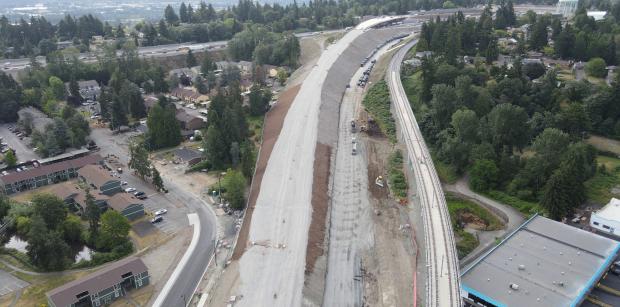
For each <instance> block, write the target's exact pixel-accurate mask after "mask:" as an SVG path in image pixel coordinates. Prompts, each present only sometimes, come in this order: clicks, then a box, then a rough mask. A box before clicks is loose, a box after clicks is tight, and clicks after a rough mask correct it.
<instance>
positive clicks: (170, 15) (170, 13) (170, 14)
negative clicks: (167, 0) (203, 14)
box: [164, 4, 179, 26]
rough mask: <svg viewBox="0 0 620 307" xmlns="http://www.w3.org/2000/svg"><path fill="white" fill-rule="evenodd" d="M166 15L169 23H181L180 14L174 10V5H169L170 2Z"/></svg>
mask: <svg viewBox="0 0 620 307" xmlns="http://www.w3.org/2000/svg"><path fill="white" fill-rule="evenodd" d="M164 17H165V18H166V22H167V23H168V24H169V25H175V26H176V25H177V24H178V23H179V16H178V15H177V13H176V12H175V11H174V9H173V8H172V6H171V5H169V4H168V6H166V9H165V11H164Z"/></svg>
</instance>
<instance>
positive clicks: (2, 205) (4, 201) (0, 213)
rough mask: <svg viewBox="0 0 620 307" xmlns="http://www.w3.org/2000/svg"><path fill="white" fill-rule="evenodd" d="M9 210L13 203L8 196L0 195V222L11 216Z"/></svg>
mask: <svg viewBox="0 0 620 307" xmlns="http://www.w3.org/2000/svg"><path fill="white" fill-rule="evenodd" d="M9 209H11V201H10V200H9V198H8V197H7V196H6V195H4V194H0V221H2V219H3V218H4V217H5V216H7V215H8V214H9Z"/></svg>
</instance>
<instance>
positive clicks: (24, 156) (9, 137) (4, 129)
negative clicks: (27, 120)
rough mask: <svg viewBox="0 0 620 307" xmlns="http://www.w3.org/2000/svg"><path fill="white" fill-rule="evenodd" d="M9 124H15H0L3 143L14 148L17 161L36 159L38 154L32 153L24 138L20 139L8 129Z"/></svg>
mask: <svg viewBox="0 0 620 307" xmlns="http://www.w3.org/2000/svg"><path fill="white" fill-rule="evenodd" d="M9 126H15V124H1V125H0V136H1V137H2V138H3V140H2V142H3V143H7V144H9V147H11V148H13V149H15V154H16V155H17V161H18V162H26V161H30V160H32V159H38V158H39V156H37V154H36V153H34V151H33V150H32V149H31V148H29V147H28V146H27V145H26V142H25V140H26V139H24V140H20V139H19V138H18V137H17V135H15V134H14V133H13V132H11V131H9Z"/></svg>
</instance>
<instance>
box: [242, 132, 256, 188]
mask: <svg viewBox="0 0 620 307" xmlns="http://www.w3.org/2000/svg"><path fill="white" fill-rule="evenodd" d="M240 151H241V172H242V173H243V176H245V178H248V179H251V178H252V176H253V175H254V165H255V163H256V161H255V160H256V154H255V153H254V149H253V146H252V145H251V143H250V142H249V141H245V142H243V143H241V147H240Z"/></svg>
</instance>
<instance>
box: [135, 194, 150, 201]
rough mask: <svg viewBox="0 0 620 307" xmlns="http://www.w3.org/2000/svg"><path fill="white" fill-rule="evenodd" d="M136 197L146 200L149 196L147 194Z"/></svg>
mask: <svg viewBox="0 0 620 307" xmlns="http://www.w3.org/2000/svg"><path fill="white" fill-rule="evenodd" d="M136 198H137V199H139V200H145V199H147V198H149V197H148V196H146V195H140V196H136Z"/></svg>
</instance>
